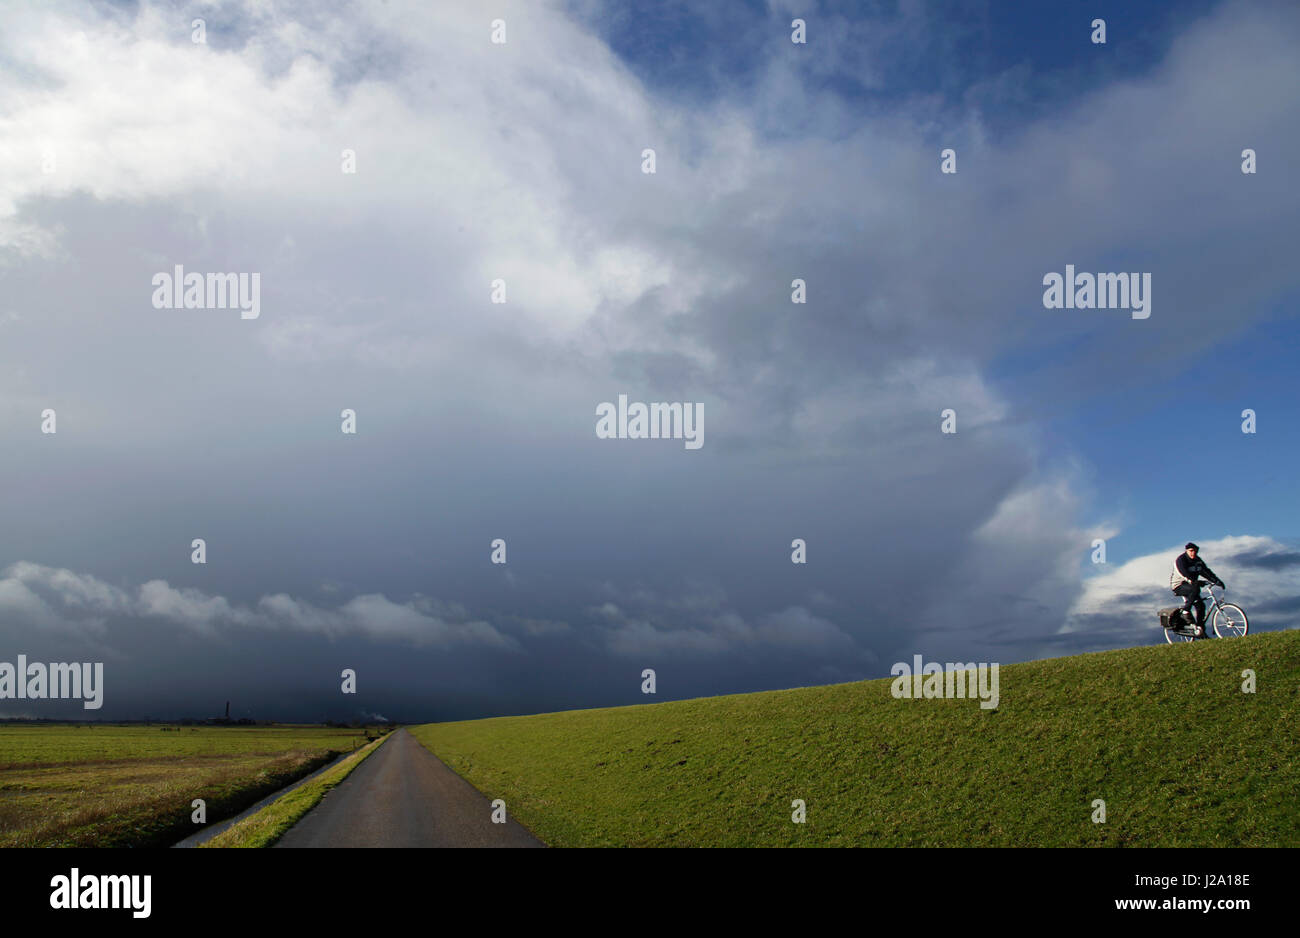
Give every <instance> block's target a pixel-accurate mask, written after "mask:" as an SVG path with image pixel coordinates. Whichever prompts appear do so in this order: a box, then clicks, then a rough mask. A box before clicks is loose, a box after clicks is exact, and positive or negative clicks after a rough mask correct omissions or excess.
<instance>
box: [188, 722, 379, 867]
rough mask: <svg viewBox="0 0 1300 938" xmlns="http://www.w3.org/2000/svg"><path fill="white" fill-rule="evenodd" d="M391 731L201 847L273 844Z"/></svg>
mask: <svg viewBox="0 0 1300 938" xmlns="http://www.w3.org/2000/svg"><path fill="white" fill-rule="evenodd" d="M390 735H391V734H389V733H384V735H383V736H380V737H379V738H378V739H376V740H375V741H374V742H372V743H370V744H369V745H367V746H364V747H362V748H361V749H358V750H357V751H356V752H354V753H353V754H352V755H350V756H348V757H347V758H346V759H344V760H343V761H342V762H340V763H339V764H338V765H336V766H334V767H333V768H331V769H329V770H328V771H326V772H322V773H321V774H320V777H319V778H314V779H312V780H311V781H310V782H307V783H306V784H305V785H300V786H299V787H298V788H295V789H294V790H293V791H291V792H289V793H288V794H286V795H284V796H282V797H280V798H277V799H276V800H275V801H272V802H271V803H270V804H268V805H267V806H266V807H265V808H263V809H262V810H260V811H258V812H257V813H256V814H251V815H249V816H248V817H246V818H244V819H243V820H242V821H240V822H239V823H237V824H233V825H231V826H230V827H228V828H227V829H226V830H224V831H222V832H221V833H220V834H218V835H217V836H215V837H213V838H212V839H211V840H207V841H204V842H203V843H201V844H199V846H200V847H269V846H271V845H272V844H274V843H275V842H276V841H277V840H279V839H280V838H281V836H283V835H284V832H285V831H287V830H288V829H289V828H291V827H293V825H295V824H297V823H298V821H299V820H301V819H302V816H303V815H304V814H306V813H307V812H308V811H310V810H311V809H312V808H314V807H316V805H318V804H320V800H321V799H322V798H324V797H325V795H326V793H327V792H329V791H330V790H331V789H333V788H334V787H336V786H337V785H338V784H339V782H341V781H343V780H344V779H345V778H347V777H348V776H349V775H351V774H352V770H353V769H355V768H356V767H357V766H359V765H360V764H361V763H362V762H364V761H365V760H366V758H367V757H368V756H369V755H370V754H371V753H372V752H374V751H375V750H376V749H378V748H379V747H380V746H381V745H383V742H384V740H386V739H387V738H388V737H389V736H390Z"/></svg>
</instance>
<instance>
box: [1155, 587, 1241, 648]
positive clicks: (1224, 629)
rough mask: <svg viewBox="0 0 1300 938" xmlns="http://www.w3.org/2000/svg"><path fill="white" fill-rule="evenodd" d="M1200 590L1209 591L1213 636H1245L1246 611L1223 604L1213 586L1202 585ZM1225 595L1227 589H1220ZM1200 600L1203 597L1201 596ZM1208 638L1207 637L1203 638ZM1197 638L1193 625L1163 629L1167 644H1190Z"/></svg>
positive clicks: (1234, 605) (1236, 606)
mask: <svg viewBox="0 0 1300 938" xmlns="http://www.w3.org/2000/svg"><path fill="white" fill-rule="evenodd" d="M1201 588H1202V589H1208V590H1209V591H1210V595H1209V600H1210V605H1211V606H1212V607H1213V611H1212V612H1211V613H1210V625H1212V626H1213V627H1214V634H1215V635H1217V636H1218V637H1219V638H1241V637H1242V636H1243V635H1245V634H1246V629H1247V628H1248V627H1249V622H1248V621H1247V620H1246V610H1244V609H1242V608H1241V607H1240V606H1238V605H1237V604H1236V603H1225V602H1222V601H1221V600H1219V599H1218V598H1217V597H1216V596H1215V595H1214V584H1212V583H1203V584H1202V585H1201ZM1222 589H1223V591H1224V592H1225V593H1226V592H1227V591H1228V588H1227V587H1226V586H1225V587H1222ZM1201 598H1202V599H1204V598H1205V597H1204V596H1202V597H1201ZM1203 637H1205V638H1209V635H1208V634H1207V635H1205V636H1203ZM1196 638H1197V635H1196V627H1195V626H1193V625H1181V626H1178V627H1177V628H1172V629H1165V641H1167V642H1168V643H1169V644H1171V645H1172V644H1173V643H1174V642H1176V641H1177V642H1192V641H1195V640H1196Z"/></svg>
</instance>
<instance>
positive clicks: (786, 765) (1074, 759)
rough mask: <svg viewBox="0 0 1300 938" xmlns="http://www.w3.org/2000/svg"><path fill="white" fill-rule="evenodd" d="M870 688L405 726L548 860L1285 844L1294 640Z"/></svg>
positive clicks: (1291, 806) (1299, 645)
mask: <svg viewBox="0 0 1300 938" xmlns="http://www.w3.org/2000/svg"><path fill="white" fill-rule="evenodd" d="M1246 669H1250V670H1252V671H1254V673H1255V682H1256V686H1255V692H1254V693H1243V691H1242V684H1243V680H1244V679H1243V676H1242V672H1243V671H1244V670H1246ZM660 673H661V680H662V673H663V672H662V670H661V672H660ZM890 684H891V679H888V678H886V679H882V680H874V681H864V682H860V683H854V684H836V685H830V686H826V687H807V688H799V689H795V690H784V691H773V692H767V693H756V694H740V695H734V696H728V697H709V698H701V699H697V700H684V701H675V702H668V703H661V704H650V705H644V706H629V707H618V708H609V709H603V710H575V711H569V712H564V713H548V714H540V715H536V716H526V717H500V718H496V719H490V720H477V721H470V722H461V723H435V724H428V725H425V726H421V727H416V728H413V729H411V732H412V733H413V734H414V735H415V737H416V738H417V739H419V740H420V742H421V743H423V744H424V745H425V746H426V747H428V748H429V749H430V750H431V751H432V752H434V753H435V754H436V755H437V756H438V757H439V758H441V759H442V760H443V761H444V762H446V763H447V764H448V765H449V766H450V767H451V768H452V769H454V770H455V771H456V772H458V773H460V775H462V776H463V777H464V778H466V779H468V780H469V781H470V782H471V783H472V784H473V785H475V786H476V787H477V788H478V789H479V790H480V791H481V792H483V793H484V794H485V795H487V796H488V797H489V798H503V799H505V802H506V805H507V808H508V810H509V811H510V812H511V814H512V815H513V816H514V817H515V818H516V819H517V820H519V821H520V822H521V823H522V824H524V825H525V826H526V827H528V829H529V830H531V831H532V832H533V833H534V834H536V835H537V836H538V837H540V838H541V839H542V840H544V841H546V842H547V843H548V844H550V845H552V846H617V845H637V846H728V847H744V846H805V845H806V846H852V845H860V846H1144V847H1147V846H1270V847H1282V846H1287V847H1297V846H1300V802H1298V801H1297V792H1300V631H1287V632H1266V633H1261V634H1258V635H1250V636H1247V637H1246V638H1241V639H1228V640H1211V641H1203V642H1195V643H1184V644H1180V645H1166V644H1161V645H1159V646H1146V647H1139V648H1128V649H1122V650H1118V651H1107V652H1099V653H1096V654H1086V655H1078V656H1075V657H1070V658H1055V659H1051V660H1046V661H1033V662H1027V663H1023V664H1010V665H1006V666H1005V667H1002V668H1001V669H1000V698H1001V699H1000V702H999V706H998V708H997V709H996V710H982V709H980V707H979V701H978V700H948V699H932V700H905V699H895V698H894V697H893V696H892V695H891V693H890ZM795 799H801V800H803V801H804V802H805V804H806V810H807V819H806V823H802V824H796V823H793V821H792V813H793V808H792V802H794V800H795ZM1097 800H1102V801H1104V802H1105V811H1106V816H1105V821H1104V822H1103V823H1094V815H1096V814H1097V810H1098V809H1097V808H1096V807H1094V802H1095V801H1097ZM1097 816H1098V817H1099V815H1097Z"/></svg>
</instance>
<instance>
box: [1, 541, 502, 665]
mask: <svg viewBox="0 0 1300 938" xmlns="http://www.w3.org/2000/svg"><path fill="white" fill-rule="evenodd" d="M38 594H39V595H38ZM435 610H436V611H435ZM449 613H450V614H451V615H452V616H456V618H449V617H446V616H448V614H449ZM0 614H3V615H4V616H5V618H6V620H7V621H8V623H9V624H10V625H11V626H16V627H22V626H31V627H35V628H41V629H45V630H49V631H55V632H61V633H69V634H78V633H83V634H84V633H91V634H93V635H95V636H102V635H103V634H104V633H105V629H104V623H105V620H106V619H107V618H109V617H121V618H131V617H139V618H149V619H161V620H164V621H167V622H172V623H175V624H176V625H178V626H181V627H184V628H187V629H190V630H192V631H194V632H196V633H199V634H206V635H215V634H217V633H218V632H219V631H226V630H229V629H231V628H235V627H239V628H248V629H263V630H278V629H290V630H295V631H301V632H309V633H317V634H320V635H324V636H327V637H329V638H339V637H344V636H350V635H362V636H366V637H369V638H372V639H374V640H376V641H398V642H409V643H412V644H415V645H434V646H443V647H450V646H456V645H461V646H465V645H478V646H483V647H493V648H498V649H502V650H507V651H520V650H521V649H520V646H519V643H518V642H517V641H516V640H515V639H513V638H511V637H510V636H508V635H504V634H502V633H501V632H499V631H497V629H495V628H494V627H493V626H492V625H491V624H490V623H488V622H485V621H482V620H476V619H470V618H469V617H468V615H467V614H466V613H465V610H464V609H463V608H462V607H459V606H457V605H455V604H442V603H438V602H437V601H436V600H431V599H430V598H429V597H420V596H417V597H415V598H414V599H413V600H412V601H410V602H406V603H396V602H393V601H392V600H390V599H388V598H387V597H386V596H384V595H382V594H379V593H374V594H368V595H364V596H357V597H354V598H353V599H350V600H348V601H347V602H346V603H344V604H343V605H341V606H338V607H336V608H332V609H329V608H323V607H320V606H316V605H313V604H312V603H309V602H306V601H305V600H301V599H295V598H294V597H292V596H288V595H286V594H284V593H277V594H275V595H272V596H263V597H262V598H261V599H260V600H258V602H257V603H255V604H254V605H253V607H252V608H248V607H245V606H240V605H237V604H233V603H231V602H230V601H229V600H227V599H226V598H225V597H224V596H212V595H209V594H207V593H204V592H203V591H202V590H197V589H192V588H181V589H177V588H176V587H173V586H171V585H170V584H168V583H167V582H166V581H165V580H150V581H148V582H147V583H144V584H142V585H141V586H140V587H139V589H138V590H136V592H135V594H134V595H132V594H131V593H129V592H128V591H126V590H122V589H118V588H117V587H114V586H111V585H109V584H107V583H104V582H102V581H101V580H98V579H96V578H95V577H93V576H89V575H87V574H79V573H74V572H72V571H70V570H63V569H58V568H55V567H47V566H43V565H41V564H34V563H29V562H26V561H21V562H19V563H15V564H12V565H11V566H9V567H8V568H7V569H6V570H5V571H4V572H3V574H0Z"/></svg>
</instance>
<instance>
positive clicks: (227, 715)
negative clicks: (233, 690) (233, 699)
mask: <svg viewBox="0 0 1300 938" xmlns="http://www.w3.org/2000/svg"><path fill="white" fill-rule="evenodd" d="M226 719H227V720H229V719H230V701H229V700H227V701H226Z"/></svg>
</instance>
